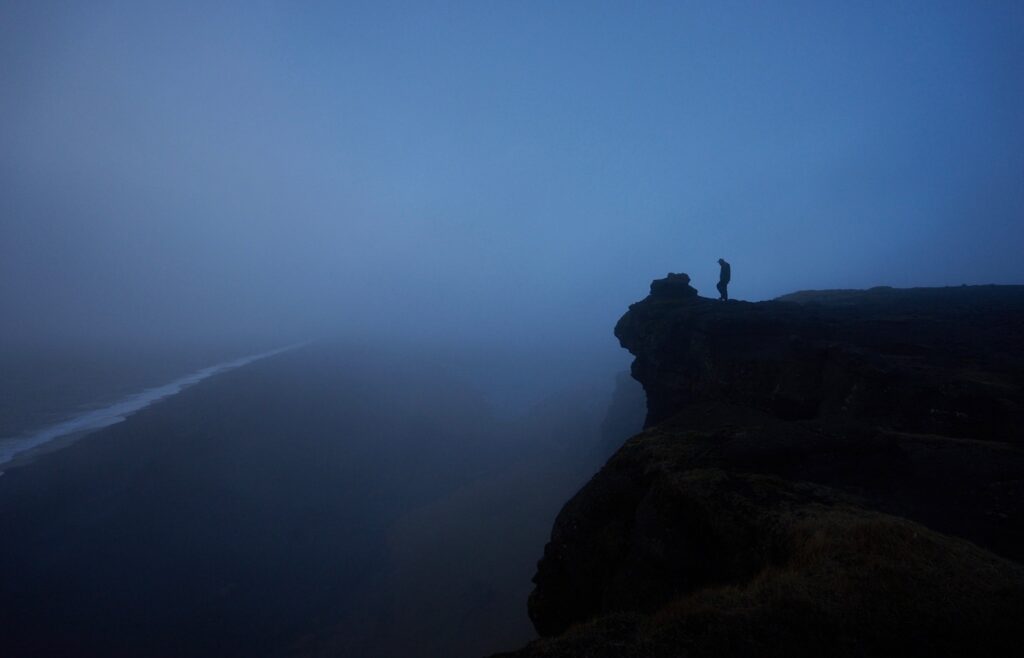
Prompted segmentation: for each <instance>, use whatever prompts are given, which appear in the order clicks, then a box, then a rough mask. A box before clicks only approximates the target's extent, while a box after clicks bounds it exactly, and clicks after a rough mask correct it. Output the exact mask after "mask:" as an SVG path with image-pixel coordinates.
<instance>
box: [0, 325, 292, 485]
mask: <svg viewBox="0 0 1024 658" xmlns="http://www.w3.org/2000/svg"><path fill="white" fill-rule="evenodd" d="M307 344H308V341H306V342H301V343H293V344H291V345H286V346H284V347H279V348H276V349H273V350H268V351H266V352H260V353H258V354H251V355H249V356H244V357H240V358H237V359H233V360H231V361H226V362H223V363H219V364H214V365H212V366H207V367H206V368H202V369H200V370H197V371H195V372H192V373H189V374H187V375H184V376H182V377H178V378H177V379H175V380H173V381H171V382H169V383H166V384H163V385H160V386H154V387H150V388H147V389H144V390H142V391H139V392H137V393H133V394H131V395H128V396H125V397H123V398H121V399H119V400H117V401H115V402H113V403H112V404H108V405H106V406H103V407H100V408H98V409H91V410H89V411H86V412H84V413H80V414H78V415H75V416H72V417H71V418H68V419H67V420H64V421H61V422H59V423H55V424H52V425H49V426H46V427H42V428H40V429H38V430H36V431H34V432H31V433H29V434H26V435H24V436H22V437H8V438H7V439H5V441H10V444H9V445H8V446H4V447H2V448H0V477H2V476H3V474H4V473H5V472H6V471H8V470H11V469H13V468H18V467H21V466H25V465H27V464H29V463H31V462H33V461H35V460H36V459H38V458H39V457H41V456H43V455H45V454H49V453H51V452H54V451H57V450H61V449H63V448H66V447H68V446H70V445H72V444H74V443H76V442H78V441H79V440H81V439H82V438H84V437H86V436H88V435H89V434H92V433H93V432H96V431H98V430H101V429H104V428H107V427H110V426H112V425H117V424H118V423H122V422H124V421H125V419H127V418H128V417H129V416H132V415H134V414H135V413H137V412H139V411H142V410H143V409H146V408H148V407H150V406H152V405H153V404H155V403H157V402H160V401H161V400H166V399H168V398H171V397H174V396H175V395H177V394H179V393H181V392H182V391H184V390H185V389H187V388H190V387H192V386H194V385H196V384H198V383H200V382H202V381H205V380H207V379H210V378H212V377H215V376H216V375H219V374H222V373H225V372H230V371H232V370H236V369H238V368H242V367H244V366H247V365H249V364H251V363H254V362H256V361H260V360H262V359H266V358H270V357H272V356H276V355H278V354H282V353H284V352H288V351H291V350H295V349H298V348H300V347H303V346H305V345H307Z"/></svg>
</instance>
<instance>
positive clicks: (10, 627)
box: [0, 348, 587, 656]
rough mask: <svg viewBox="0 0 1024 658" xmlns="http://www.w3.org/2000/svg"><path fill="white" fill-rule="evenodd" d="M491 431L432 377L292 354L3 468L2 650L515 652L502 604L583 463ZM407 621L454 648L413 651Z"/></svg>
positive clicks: (391, 363)
mask: <svg viewBox="0 0 1024 658" xmlns="http://www.w3.org/2000/svg"><path fill="white" fill-rule="evenodd" d="M509 434H510V433H509V432H508V429H507V428H505V429H501V428H500V427H499V424H497V423H496V422H495V421H494V419H493V418H491V417H490V416H489V415H488V414H487V413H486V411H485V405H484V404H483V402H482V401H481V400H480V399H478V398H477V397H476V396H475V395H474V394H472V393H470V392H469V391H468V390H467V389H466V388H464V387H462V386H461V385H460V384H459V383H458V382H457V381H455V380H454V379H452V378H450V377H449V376H448V375H447V374H446V373H445V372H443V371H438V370H437V369H431V368H430V367H427V366H424V365H422V364H411V363H405V362H402V361H401V360H399V359H388V358H383V359H380V358H373V357H368V356H366V355H361V356H358V357H357V356H355V355H353V354H351V353H348V354H346V353H344V352H342V351H339V350H330V349H326V348H305V349H301V350H298V351H296V352H293V353H289V354H284V355H278V356H276V357H272V358H270V359H267V360H266V361H264V362H259V363H255V364H251V365H249V366H247V367H244V368H242V369H240V370H237V371H233V372H229V373H226V374H223V375H220V376H217V377H214V378H212V379H210V380H207V381H205V382H202V383H200V384H198V385H196V386H195V387H193V388H190V389H187V390H185V391H184V392H182V393H180V394H179V395H177V396H175V397H173V398H170V399H167V400H164V401H162V402H160V403H158V404H155V405H154V406H152V407H150V408H148V409H145V410H144V411H142V412H140V413H138V414H137V415H134V416H132V417H130V418H129V419H128V420H127V421H125V422H123V423H121V424H118V425H115V426H112V427H109V428H106V429H104V430H101V431H98V432H95V433H93V434H90V435H89V436H87V437H85V438H84V439H82V440H79V441H77V442H75V443H73V444H72V445H68V446H66V447H64V448H62V449H59V450H54V451H50V452H49V453H48V454H42V455H39V456H38V457H37V458H36V459H34V460H32V461H31V462H28V463H25V462H23V463H21V464H20V465H19V464H11V465H8V468H7V469H6V470H7V472H6V474H5V475H4V477H2V478H0V536H2V537H3V538H4V539H3V541H2V542H0V572H2V573H3V574H4V577H3V579H2V582H0V616H2V618H3V619H4V620H5V624H4V626H5V631H4V637H3V640H2V646H3V648H4V653H5V654H6V655H18V656H42V655H74V656H83V655H96V656H100V655H103V656H111V655H125V656H127V655H134V656H138V655H146V656H173V655H189V656H201V655H218V656H225V655H232V656H253V655H287V654H288V653H290V652H293V651H301V652H302V653H304V654H306V655H317V654H319V653H334V654H336V655H362V656H372V655H415V653H416V648H415V647H416V646H422V647H423V651H424V653H422V654H421V655H430V654H429V652H434V651H438V650H441V651H444V652H445V653H446V654H447V655H473V654H474V653H482V652H485V651H487V650H488V649H494V648H495V647H500V646H502V645H507V646H513V645H515V644H516V643H517V642H522V641H524V640H526V639H529V637H531V635H532V629H531V628H530V627H529V623H528V621H527V620H526V617H525V615H524V614H522V612H521V607H522V601H523V600H524V597H525V594H526V591H527V590H528V588H529V576H530V573H531V572H532V568H533V561H534V560H535V557H536V555H535V554H536V546H538V545H540V544H542V543H543V539H544V536H545V534H546V532H547V530H548V528H549V524H550V521H551V519H552V518H553V515H554V513H555V511H557V508H558V506H559V505H560V504H561V502H562V500H564V498H565V497H566V496H567V495H568V494H569V493H571V491H572V490H573V488H574V487H575V486H578V484H580V481H577V480H579V479H581V478H582V477H583V475H582V474H583V473H585V472H586V468H587V464H586V463H585V462H586V460H581V459H580V458H579V456H578V455H576V456H575V457H572V456H571V455H561V456H559V455H555V454H553V453H549V454H546V455H545V454H542V453H535V454H531V453H529V452H528V451H527V452H523V451H522V450H519V449H513V447H512V446H513V444H512V439H511V437H510V436H509ZM549 450H554V448H550V449H549ZM580 462H583V463H582V464H581V463H580ZM570 464H572V465H571V466H570ZM566 471H568V472H570V473H571V472H579V473H580V474H581V475H580V476H579V478H577V479H575V480H574V479H573V478H571V477H566ZM498 473H500V474H501V477H503V478H504V480H503V486H501V487H497V488H494V489H495V490H494V491H491V492H490V493H488V489H487V485H486V483H487V482H490V481H492V480H493V478H494V477H496V474H498ZM524 490H529V491H530V492H531V493H530V494H529V495H525V493H524ZM467 500H468V502H467ZM509 501H512V503H513V504H512V505H511V509H509V504H508V503H509ZM502 504H505V508H503V510H502V514H503V516H500V517H495V516H494V514H493V513H492V511H493V510H491V509H489V507H493V508H500V507H501V505H502ZM452 509H457V510H458V513H457V514H454V513H453V512H451V511H449V510H452ZM453 514H454V515H453ZM453 519H454V520H453ZM481 536H487V537H490V538H491V539H492V541H491V543H490V544H488V543H487V542H481V541H480V540H479V538H480V537H481ZM410 537H411V538H412V539H409V538H410ZM472 537H477V540H476V541H474V540H472V539H469V538H472ZM412 542H415V544H412ZM495 544H496V545H497V546H499V547H500V550H498V551H497V552H495V551H496V550H497V549H494V545H495ZM409 545H416V546H418V547H422V549H418V550H416V551H411V552H410V551H408V550H406V549H405V547H406V546H409ZM518 547H521V549H518ZM432 551H433V555H434V557H433V558H431V559H424V556H429V555H431V554H432ZM452 563H457V564H459V565H460V566H461V567H462V568H460V569H459V570H458V573H452V574H439V573H436V571H437V570H438V569H441V570H444V569H445V566H446V565H451V564H452ZM417 588H419V589H420V590H421V591H417ZM437 588H440V591H438V589H437ZM398 591H401V593H402V597H401V598H402V606H403V607H399V606H397V605H396V603H395V597H396V593H397V592H398ZM417 610H419V611H423V610H432V611H433V612H432V614H433V615H434V621H435V622H440V623H444V624H446V625H447V626H448V627H450V628H451V629H453V630H452V631H451V632H450V633H449V634H448V635H449V639H450V642H451V643H450V644H448V645H446V646H440V647H439V646H437V641H438V640H437V639H436V638H435V639H434V640H431V641H426V642H425V643H424V644H422V645H418V644H417V642H418V639H417V636H422V635H423V634H424V632H425V629H423V628H422V627H420V626H419V624H420V623H421V622H422V621H423V620H422V619H415V618H414V617H418V616H420V615H419V613H417ZM517 612H518V614H517ZM438 615H439V616H440V617H438ZM453 618H454V619H458V620H461V623H453V622H452V621H451V620H452V619H453ZM471 629H476V630H475V631H472V630H471ZM428 634H429V633H428ZM431 642H433V644H431ZM339 652H340V653H339Z"/></svg>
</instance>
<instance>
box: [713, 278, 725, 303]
mask: <svg viewBox="0 0 1024 658" xmlns="http://www.w3.org/2000/svg"><path fill="white" fill-rule="evenodd" d="M715 287H716V288H718V298H719V299H725V286H724V285H723V284H722V282H721V281H719V282H718V285H716V286H715Z"/></svg>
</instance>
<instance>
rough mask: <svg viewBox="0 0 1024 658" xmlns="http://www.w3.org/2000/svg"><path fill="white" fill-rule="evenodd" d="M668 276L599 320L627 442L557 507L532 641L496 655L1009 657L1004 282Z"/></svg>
mask: <svg viewBox="0 0 1024 658" xmlns="http://www.w3.org/2000/svg"><path fill="white" fill-rule="evenodd" d="M688 283H689V281H688V278H687V279H686V280H685V283H683V281H682V279H681V278H679V277H678V276H676V277H670V279H669V280H667V281H666V280H661V282H655V283H654V284H652V294H651V296H649V297H647V298H646V299H644V300H643V301H641V302H639V303H637V304H633V305H632V306H631V307H630V310H629V312H627V313H626V314H625V315H624V316H623V318H622V319H621V320H620V321H619V323H618V325H617V326H616V330H615V331H616V336H618V338H619V340H620V341H621V343H622V345H623V346H624V347H625V348H627V349H628V350H629V351H630V352H631V353H633V355H634V356H635V357H636V359H635V361H634V364H633V376H634V377H635V378H636V379H637V380H638V381H640V383H641V384H642V385H643V387H644V389H645V391H646V394H647V400H648V416H647V430H646V431H645V432H643V433H642V434H640V435H638V436H636V437H634V438H633V439H631V440H630V441H628V442H627V443H626V444H625V445H624V446H623V447H622V448H621V449H620V450H619V451H618V452H617V453H616V454H615V455H614V456H613V457H612V458H611V459H610V460H609V461H608V463H607V464H606V465H605V466H604V468H603V469H602V470H601V471H600V472H599V473H598V474H597V475H596V476H595V477H594V478H593V479H592V480H591V481H590V482H589V483H588V484H587V485H586V486H585V487H584V488H583V489H582V490H581V491H580V492H579V493H578V494H577V495H576V496H575V497H574V498H573V499H572V500H570V501H569V502H568V503H567V504H566V506H565V507H564V508H563V510H562V512H561V513H560V514H559V517H558V519H557V520H556V523H555V527H554V529H553V531H552V536H551V541H550V542H549V544H548V545H547V546H546V547H545V551H544V557H543V559H542V560H541V561H540V563H539V565H538V572H537V575H536V576H535V578H534V582H535V584H536V588H535V590H534V592H533V594H532V595H531V597H530V616H531V618H532V619H533V621H534V625H535V626H536V628H537V630H538V632H540V634H541V635H542V636H546V637H547V638H549V639H543V640H539V641H537V642H535V643H533V644H531V645H529V646H528V647H526V648H525V649H523V650H521V651H520V652H517V653H515V654H510V655H516V656H576V655H581V656H582V655H587V656H631V655H635V656H662V655H664V656H674V655H693V656H704V655H707V656H711V655H715V656H723V655H736V656H739V655H752V654H764V655H826V654H833V655H880V654H888V655H957V654H959V655H963V654H978V653H979V652H982V653H988V654H1006V655H1009V654H1012V653H1014V652H1015V651H1016V650H1018V649H1019V646H1020V642H1021V640H1022V639H1024V638H1022V637H1021V633H1020V631H1019V630H1017V626H1018V623H1017V620H1019V619H1020V618H1021V615H1022V614H1024V569H1022V567H1021V566H1020V562H1021V561H1022V560H1024V445H1022V443H1024V433H1022V431H1021V429H1020V427H1021V421H1022V420H1024V357H1022V352H1021V348H1022V347H1024V286H982V287H961V288H941V289H912V290H894V289H891V288H881V289H872V290H868V291H824V292H802V293H796V294H794V295H789V296H787V297H785V298H781V299H779V300H776V301H771V302H761V303H743V302H727V303H722V302H718V301H712V300H708V299H703V298H700V297H698V296H697V293H696V291H695V290H693V289H692V288H690V287H689V285H688ZM556 636H557V637H556Z"/></svg>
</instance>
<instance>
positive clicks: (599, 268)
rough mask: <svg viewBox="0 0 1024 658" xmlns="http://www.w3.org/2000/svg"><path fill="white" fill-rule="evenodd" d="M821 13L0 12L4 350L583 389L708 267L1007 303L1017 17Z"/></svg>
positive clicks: (1020, 172) (1014, 7)
mask: <svg viewBox="0 0 1024 658" xmlns="http://www.w3.org/2000/svg"><path fill="white" fill-rule="evenodd" d="M833 4H834V3H817V2H796V3H785V4H778V3H771V4H770V5H766V4H764V3H757V2H751V3H731V2H730V3H720V2H714V3H660V4H659V3H650V4H645V5H642V6H636V5H632V4H625V3H623V4H609V3H589V2H586V3H465V4H463V5H458V6H452V5H450V4H448V3H440V4H433V3H384V2H368V3H326V2H325V3H285V2H281V3H267V2H239V3H210V2H201V3H194V4H190V3H148V2H123V3H109V2H90V3H75V2H67V3H65V2H5V3H3V5H2V9H0V89H2V93H0V200H2V207H0V304H2V312H0V322H2V323H3V327H2V333H3V336H4V338H5V340H7V341H16V340H27V339H29V338H31V339H33V340H38V339H40V338H47V339H49V338H52V339H55V340H57V341H59V340H64V339H69V338H75V339H83V338H90V337H94V338H97V339H110V338H113V339H116V340H123V339H126V338H138V339H140V340H146V341H164V340H166V341H176V340H178V341H180V340H193V339H201V338H203V337H207V336H217V337H220V338H228V339H230V338H231V337H242V336H245V337H249V338H254V339H258V340H265V341H267V342H275V341H277V342H286V341H290V340H296V339H305V338H309V337H315V336H319V335H325V334H335V335H336V334H344V335H351V336H353V337H360V338H361V339H369V338H379V339H382V340H385V339H386V340H392V341H404V342H407V343H410V344H418V343H419V342H425V343H444V344H446V345H449V346H451V347H453V348H459V347H460V346H461V347H465V348H466V349H467V350H470V351H473V350H476V351H479V352H487V351H488V350H489V349H491V347H492V346H493V345H504V346H506V347H508V348H509V349H510V350H513V351H518V352H519V353H540V352H542V351H544V350H548V351H550V352H553V353H557V352H559V351H560V350H562V351H569V352H574V353H577V354H579V355H581V356H579V361H580V362H585V361H586V358H585V357H584V356H582V355H583V354H584V353H585V352H586V351H587V350H590V349H594V350H608V351H609V352H611V351H614V350H617V349H618V348H617V347H616V346H615V345H614V339H613V338H612V337H611V335H610V332H611V329H612V326H613V324H614V322H615V320H616V319H617V318H618V316H619V315H620V314H621V313H622V312H623V311H624V310H625V308H626V306H627V305H628V304H629V303H630V302H632V301H635V300H637V299H639V298H641V297H642V296H643V295H644V294H645V293H646V290H647V285H648V283H649V281H650V280H651V279H652V278H654V277H658V276H663V275H664V274H665V273H666V272H668V271H686V272H689V273H690V274H691V276H692V277H693V278H694V285H695V286H696V287H697V288H698V289H699V290H700V291H701V293H702V294H705V295H713V294H714V292H713V291H714V283H715V281H716V278H717V264H716V260H717V259H718V258H719V257H724V258H726V259H727V260H729V261H730V262H731V263H732V265H733V284H732V287H731V288H732V289H731V292H732V295H733V296H735V297H737V298H740V299H754V300H756V299H765V298H771V297H774V296H776V295H779V294H784V293H787V292H791V291H793V290H796V289H805V288H827V287H865V286H874V285H881V284H887V285H894V286H919V285H959V284H961V283H1010V282H1016V283H1019V282H1020V281H1021V280H1022V279H1024V261H1022V260H1021V259H1020V258H1019V249H1020V245H1021V244H1024V222H1022V221H1021V220H1022V211H1024V185H1022V183H1024V122H1021V116H1024V77H1022V76H1021V75H1020V66H1021V62H1022V61H1024V11H1022V9H1021V6H1020V4H1019V3H1015V2H1006V3H998V2H995V3H970V2H963V3H945V2H943V3H936V2H921V3H914V2H912V3H849V4H847V6H845V7H836V6H833ZM826 5H828V6H826ZM8 344H11V343H10V342H9V343H8Z"/></svg>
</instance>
